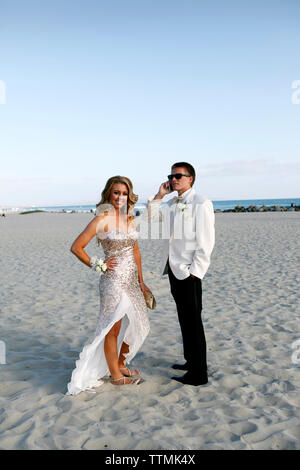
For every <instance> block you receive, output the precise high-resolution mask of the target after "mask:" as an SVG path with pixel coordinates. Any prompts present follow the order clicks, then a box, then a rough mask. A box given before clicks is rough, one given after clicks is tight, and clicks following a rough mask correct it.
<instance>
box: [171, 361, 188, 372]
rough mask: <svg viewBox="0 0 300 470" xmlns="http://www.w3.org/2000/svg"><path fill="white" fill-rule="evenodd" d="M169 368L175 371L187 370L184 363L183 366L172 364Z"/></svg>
mask: <svg viewBox="0 0 300 470" xmlns="http://www.w3.org/2000/svg"><path fill="white" fill-rule="evenodd" d="M171 367H172V369H175V370H189V368H188V365H187V363H185V364H173V365H172V366H171Z"/></svg>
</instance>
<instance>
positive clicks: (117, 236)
mask: <svg viewBox="0 0 300 470" xmlns="http://www.w3.org/2000/svg"><path fill="white" fill-rule="evenodd" d="M137 239H138V232H137V231H136V230H130V231H129V232H128V233H126V232H124V231H123V230H120V229H115V230H112V231H110V232H107V233H104V234H103V235H102V236H101V238H100V242H101V245H102V247H103V250H104V254H105V258H109V257H110V256H118V257H123V256H126V255H127V254H130V253H132V252H133V247H134V245H135V242H136V240H137ZM132 254H133V253H132Z"/></svg>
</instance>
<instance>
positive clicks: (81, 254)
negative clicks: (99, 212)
mask: <svg viewBox="0 0 300 470" xmlns="http://www.w3.org/2000/svg"><path fill="white" fill-rule="evenodd" d="M97 219H98V220H97ZM98 223H99V217H95V218H94V219H93V220H92V221H91V222H90V223H89V224H88V225H87V226H86V228H85V229H84V230H83V232H81V233H80V235H78V237H77V238H76V240H75V241H74V242H73V244H72V246H71V248H70V251H71V252H72V253H73V254H74V255H75V256H77V258H78V259H80V261H82V262H83V263H84V264H86V265H87V266H89V267H90V260H91V259H90V257H89V255H88V254H87V253H86V252H85V251H84V247H85V246H86V245H87V244H88V243H89V242H90V241H91V239H92V238H93V237H94V236H95V235H96V229H97V225H98Z"/></svg>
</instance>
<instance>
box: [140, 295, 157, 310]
mask: <svg viewBox="0 0 300 470" xmlns="http://www.w3.org/2000/svg"><path fill="white" fill-rule="evenodd" d="M143 294H144V297H145V302H146V305H147V307H148V308H150V309H151V310H153V309H154V308H155V307H156V300H155V297H154V295H153V294H152V292H151V291H148V290H147V291H145V292H143Z"/></svg>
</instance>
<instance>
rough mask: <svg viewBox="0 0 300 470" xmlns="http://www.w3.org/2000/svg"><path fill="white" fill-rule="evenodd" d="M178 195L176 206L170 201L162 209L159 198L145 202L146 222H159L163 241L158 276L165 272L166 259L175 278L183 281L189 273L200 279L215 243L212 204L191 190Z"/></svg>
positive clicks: (173, 200) (172, 200) (207, 265)
mask: <svg viewBox="0 0 300 470" xmlns="http://www.w3.org/2000/svg"><path fill="white" fill-rule="evenodd" d="M182 196H183V200H182V201H180V202H179V203H177V202H175V199H176V198H173V199H170V200H169V201H168V202H167V204H165V205H164V206H161V199H153V197H154V196H153V197H150V198H149V199H148V203H147V212H148V214H149V216H150V220H151V221H153V220H156V221H158V220H159V219H160V220H162V237H163V238H164V242H163V253H162V259H161V265H160V273H161V275H163V274H166V273H167V271H166V263H167V260H168V258H169V265H170V267H171V269H172V272H173V274H174V276H175V277H176V278H177V279H186V278H187V277H189V275H190V274H193V275H194V276H197V277H199V278H200V279H203V277H204V275H205V273H206V271H207V270H208V267H209V264H210V256H211V253H212V250H213V247H214V244H215V214H214V209H213V205H212V202H211V201H210V200H209V199H206V198H204V197H203V196H200V195H198V194H196V193H195V190H194V189H193V188H191V189H189V190H188V191H186V192H185V193H183V194H182ZM149 216H148V217H149Z"/></svg>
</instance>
